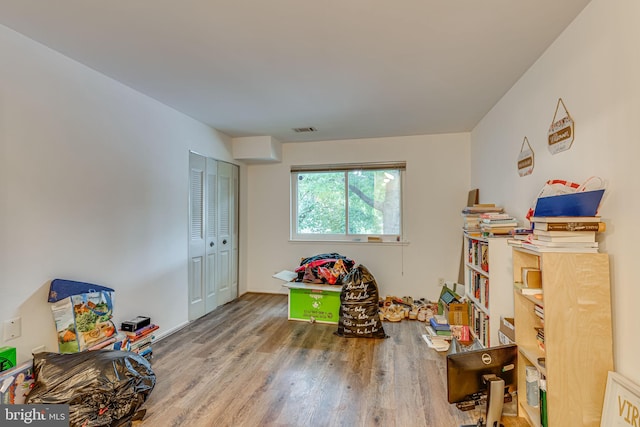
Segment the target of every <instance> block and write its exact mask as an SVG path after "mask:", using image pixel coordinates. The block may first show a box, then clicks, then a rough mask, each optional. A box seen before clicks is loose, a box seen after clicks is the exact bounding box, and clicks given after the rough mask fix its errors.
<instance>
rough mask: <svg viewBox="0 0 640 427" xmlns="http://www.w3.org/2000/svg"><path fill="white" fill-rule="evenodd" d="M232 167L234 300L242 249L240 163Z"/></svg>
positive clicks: (236, 294) (232, 293)
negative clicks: (239, 214) (239, 230)
mask: <svg viewBox="0 0 640 427" xmlns="http://www.w3.org/2000/svg"><path fill="white" fill-rule="evenodd" d="M231 168H232V172H233V173H232V180H233V191H232V192H231V198H232V200H233V201H232V202H231V204H232V205H233V208H232V215H231V219H232V222H233V224H232V226H231V229H232V230H233V235H232V236H231V245H232V255H231V299H232V300H234V299H236V298H238V263H239V260H240V251H239V245H238V242H239V241H240V239H239V233H238V224H239V218H238V213H239V212H240V200H239V199H240V197H238V195H239V194H240V167H239V166H238V165H231Z"/></svg>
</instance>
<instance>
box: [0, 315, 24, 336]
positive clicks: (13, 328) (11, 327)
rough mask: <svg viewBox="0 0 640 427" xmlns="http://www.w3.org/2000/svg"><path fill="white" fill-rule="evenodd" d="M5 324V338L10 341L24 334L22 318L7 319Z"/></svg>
mask: <svg viewBox="0 0 640 427" xmlns="http://www.w3.org/2000/svg"><path fill="white" fill-rule="evenodd" d="M2 326H3V328H2V329H3V331H4V340H5V341H9V340H12V339H14V338H18V337H19V336H20V335H22V318H20V317H16V318H14V319H9V320H5V321H4V324H3V325H2Z"/></svg>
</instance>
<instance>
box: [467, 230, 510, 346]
mask: <svg viewBox="0 0 640 427" xmlns="http://www.w3.org/2000/svg"><path fill="white" fill-rule="evenodd" d="M476 245H484V246H485V249H486V252H485V258H484V260H483V259H482V251H478V253H475V254H474V252H475V251H474V248H475V247H477V246H476ZM464 254H465V260H464V281H465V294H466V296H467V298H468V299H469V300H470V301H471V302H472V305H471V309H470V313H469V314H470V315H469V320H470V326H469V327H470V329H471V332H472V333H473V334H474V335H475V336H476V337H477V338H479V339H480V342H482V343H483V345H484V346H485V347H490V346H496V345H499V344H500V342H499V340H498V329H499V328H500V316H506V317H512V316H513V298H512V292H511V289H512V287H513V281H512V273H511V268H512V264H511V250H510V247H509V246H508V244H507V238H504V237H480V236H474V235H471V234H468V233H464ZM478 282H481V283H482V285H481V286H480V289H479V291H480V292H479V294H478V293H477V292H475V291H476V287H477V286H476V285H477V284H478ZM485 282H487V283H488V285H487V286H485V285H484V283H485ZM486 290H488V295H487V292H486ZM475 317H481V318H486V319H487V320H486V321H485V322H484V324H485V327H484V328H478V327H476V325H475V324H474V318H475ZM486 327H488V333H487V331H486V330H485V329H486ZM479 329H480V330H479Z"/></svg>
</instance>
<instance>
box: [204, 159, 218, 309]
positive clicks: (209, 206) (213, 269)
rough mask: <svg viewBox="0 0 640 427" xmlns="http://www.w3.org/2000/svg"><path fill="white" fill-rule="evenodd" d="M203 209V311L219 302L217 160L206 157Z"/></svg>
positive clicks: (212, 307)
mask: <svg viewBox="0 0 640 427" xmlns="http://www.w3.org/2000/svg"><path fill="white" fill-rule="evenodd" d="M205 175H206V177H207V178H206V185H205V194H206V203H205V206H206V209H205V215H206V217H205V218H206V220H205V236H206V245H205V250H206V254H207V268H206V279H205V289H204V294H205V304H204V306H205V308H204V311H205V313H209V312H211V311H212V310H213V309H214V308H216V307H217V306H218V305H219V304H220V302H219V301H218V299H217V295H216V293H217V289H216V281H217V275H218V242H217V240H218V162H216V161H215V160H213V159H209V158H207V172H206V174H205Z"/></svg>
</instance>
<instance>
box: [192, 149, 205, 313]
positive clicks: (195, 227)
mask: <svg viewBox="0 0 640 427" xmlns="http://www.w3.org/2000/svg"><path fill="white" fill-rule="evenodd" d="M205 171H206V159H205V158H204V157H202V156H199V155H197V154H195V153H189V279H188V280H189V320H194V319H197V318H198V317H200V316H203V315H204V314H205V292H204V289H205V285H204V284H205V280H206V250H205V216H204V208H205Z"/></svg>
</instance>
